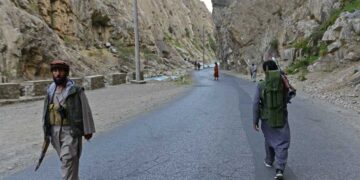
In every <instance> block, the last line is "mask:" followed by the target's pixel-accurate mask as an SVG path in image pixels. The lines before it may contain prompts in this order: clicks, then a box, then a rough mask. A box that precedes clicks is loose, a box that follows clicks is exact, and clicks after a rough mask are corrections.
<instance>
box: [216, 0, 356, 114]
mask: <svg viewBox="0 0 360 180" xmlns="http://www.w3.org/2000/svg"><path fill="white" fill-rule="evenodd" d="M212 2H213V5H214V10H213V19H214V23H215V37H216V39H217V42H218V47H219V48H218V49H217V51H216V55H217V58H218V59H219V60H220V61H222V65H223V67H224V68H227V69H233V70H236V71H238V72H242V73H248V67H249V64H251V63H255V64H261V62H263V61H264V60H267V59H269V58H271V57H275V58H276V59H277V60H278V61H279V64H280V65H281V66H282V68H284V69H285V70H286V72H288V73H289V74H294V76H293V77H294V80H299V82H300V81H303V82H301V83H303V84H304V90H305V91H308V92H309V93H312V94H313V93H315V94H316V92H317V94H322V95H320V96H321V97H323V98H324V99H326V98H330V97H335V96H337V97H339V98H340V99H341V97H342V99H349V102H347V104H350V105H355V106H357V107H358V108H359V106H360V105H359V103H360V102H359V94H360V72H359V71H360V52H359V48H360V32H359V29H360V1H359V0H291V1H289V0H272V1H268V0H212ZM259 69H260V68H259ZM306 80H307V81H306ZM340 89H346V91H344V90H343V91H340ZM328 92H332V93H330V94H327V95H324V93H328ZM337 100H338V99H337ZM337 100H336V101H337ZM334 101H335V100H334ZM341 103H343V102H341ZM359 109H360V108H359Z"/></svg>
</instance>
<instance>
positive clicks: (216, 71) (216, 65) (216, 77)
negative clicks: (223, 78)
mask: <svg viewBox="0 0 360 180" xmlns="http://www.w3.org/2000/svg"><path fill="white" fill-rule="evenodd" d="M214 80H219V66H218V64H217V63H216V62H215V67H214Z"/></svg>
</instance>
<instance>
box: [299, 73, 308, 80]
mask: <svg viewBox="0 0 360 180" xmlns="http://www.w3.org/2000/svg"><path fill="white" fill-rule="evenodd" d="M297 79H298V80H299V81H306V80H307V79H306V77H305V74H301V75H299V76H298V78H297Z"/></svg>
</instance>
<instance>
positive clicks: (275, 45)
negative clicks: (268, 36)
mask: <svg viewBox="0 0 360 180" xmlns="http://www.w3.org/2000/svg"><path fill="white" fill-rule="evenodd" d="M270 47H271V48H272V49H274V50H277V49H278V47H279V40H277V39H275V38H274V39H272V40H271V41H270Z"/></svg>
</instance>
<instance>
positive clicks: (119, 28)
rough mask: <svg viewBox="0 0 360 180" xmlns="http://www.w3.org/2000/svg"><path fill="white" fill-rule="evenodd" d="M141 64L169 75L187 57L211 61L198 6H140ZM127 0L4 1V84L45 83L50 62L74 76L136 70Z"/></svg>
mask: <svg viewBox="0 0 360 180" xmlns="http://www.w3.org/2000/svg"><path fill="white" fill-rule="evenodd" d="M138 6H139V21H140V22H139V23H140V36H141V64H142V69H143V70H144V74H145V76H154V75H158V74H170V75H171V74H174V73H178V72H179V71H181V70H180V69H184V68H185V67H187V66H189V65H190V64H189V62H187V61H184V59H190V60H197V59H201V57H202V41H201V39H202V36H201V33H202V28H203V27H204V29H205V48H206V55H207V56H206V60H208V61H209V60H210V59H212V57H214V56H215V55H214V51H213V49H212V47H214V38H213V23H212V20H211V14H210V12H209V11H208V10H207V9H206V7H205V5H204V4H203V3H202V2H201V1H200V0H191V1H189V0H144V1H143V0H141V1H138ZM132 7H133V6H132V0H86V1H82V0H81V1H77V0H76V1H74V0H50V1H49V0H1V1H0V79H1V82H11V81H19V80H30V79H38V78H47V77H49V74H48V69H49V67H48V63H49V62H50V61H51V60H53V59H54V58H59V59H65V60H68V61H70V63H71V65H72V70H71V73H72V75H73V76H82V75H93V74H107V73H110V72H119V71H121V72H131V71H133V69H134V64H135V63H134V61H133V59H134V55H133V54H134V33H133V27H134V26H133V23H132V21H133V12H132Z"/></svg>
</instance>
